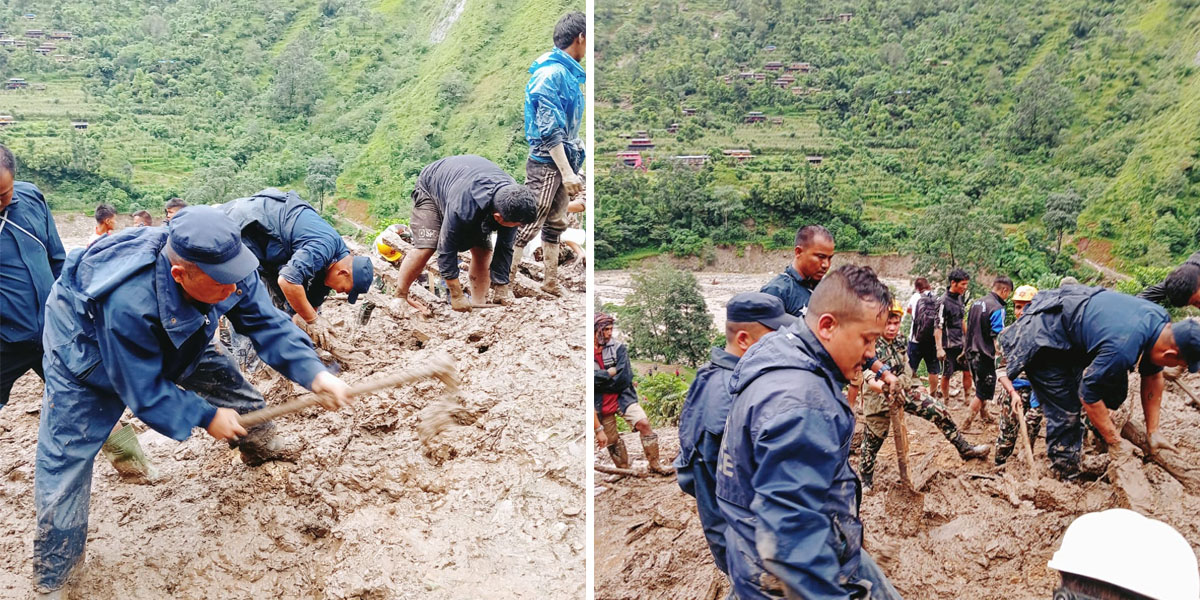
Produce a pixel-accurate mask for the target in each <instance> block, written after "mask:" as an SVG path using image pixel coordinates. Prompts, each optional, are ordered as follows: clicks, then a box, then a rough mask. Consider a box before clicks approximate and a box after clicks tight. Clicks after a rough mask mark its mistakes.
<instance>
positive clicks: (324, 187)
mask: <svg viewBox="0 0 1200 600" xmlns="http://www.w3.org/2000/svg"><path fill="white" fill-rule="evenodd" d="M338 171H339V168H338V162H337V159H336V158H334V157H332V156H330V155H328V154H325V155H322V156H315V157H313V158H311V159H309V161H308V176H307V177H305V178H304V187H306V188H308V193H309V200H310V201H312V200H313V199H314V198H315V199H316V203H317V207H318V209H319V212H322V213H323V212H325V198H326V196H329V195H331V194H333V192H334V191H335V190H336V189H337V176H338Z"/></svg>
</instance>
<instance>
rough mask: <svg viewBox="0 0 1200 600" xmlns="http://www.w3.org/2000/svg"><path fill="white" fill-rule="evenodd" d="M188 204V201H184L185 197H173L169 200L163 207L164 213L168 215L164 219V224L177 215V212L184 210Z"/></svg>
mask: <svg viewBox="0 0 1200 600" xmlns="http://www.w3.org/2000/svg"><path fill="white" fill-rule="evenodd" d="M187 205H188V203H187V202H184V200H183V198H171V199H170V200H167V204H166V205H165V206H164V207H163V214H165V215H166V218H164V219H163V224H166V223H167V222H168V221H170V220H171V217H174V216H175V213H177V212H179V211H181V210H183V209H184V208H186V207H187Z"/></svg>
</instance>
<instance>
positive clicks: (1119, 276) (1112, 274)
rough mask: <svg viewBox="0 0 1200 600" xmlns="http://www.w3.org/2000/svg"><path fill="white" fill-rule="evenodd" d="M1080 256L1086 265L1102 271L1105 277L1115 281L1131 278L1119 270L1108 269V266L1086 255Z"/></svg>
mask: <svg viewBox="0 0 1200 600" xmlns="http://www.w3.org/2000/svg"><path fill="white" fill-rule="evenodd" d="M1080 258H1082V259H1083V262H1084V264H1086V265H1087V266H1089V267H1091V268H1093V269H1095V270H1097V271H1100V273H1102V274H1103V275H1104V276H1105V277H1107V278H1109V279H1114V280H1116V281H1129V280H1130V279H1133V278H1132V277H1130V276H1128V275H1126V274H1124V273H1121V272H1119V271H1114V270H1112V269H1110V268H1108V267H1106V266H1104V265H1102V264H1100V263H1098V262H1096V261H1094V260H1092V259H1090V258H1088V257H1086V256H1080Z"/></svg>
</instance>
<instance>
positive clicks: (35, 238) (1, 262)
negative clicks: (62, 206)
mask: <svg viewBox="0 0 1200 600" xmlns="http://www.w3.org/2000/svg"><path fill="white" fill-rule="evenodd" d="M0 214H2V215H3V216H4V219H5V220H7V222H5V220H0V340H4V341H6V342H12V343H15V342H27V341H32V340H40V339H42V325H43V323H44V322H45V307H46V296H48V295H50V286H52V285H54V280H55V279H58V274H59V272H60V271H62V266H63V261H64V260H65V259H66V256H67V252H66V250H64V249H63V245H62V241H61V240H59V238H58V228H57V227H55V225H54V217H53V216H51V215H50V207H49V206H48V205H47V204H46V199H45V198H44V197H43V196H42V192H41V191H40V190H38V189H37V186H35V185H33V184H32V183H28V182H25V181H18V182H16V183H14V184H13V197H12V203H11V204H9V205H8V208H6V209H5V210H4V211H3V212H0Z"/></svg>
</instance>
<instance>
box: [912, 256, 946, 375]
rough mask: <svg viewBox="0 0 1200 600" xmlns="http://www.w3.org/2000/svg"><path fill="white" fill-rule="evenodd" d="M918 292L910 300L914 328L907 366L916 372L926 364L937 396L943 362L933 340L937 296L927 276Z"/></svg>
mask: <svg viewBox="0 0 1200 600" xmlns="http://www.w3.org/2000/svg"><path fill="white" fill-rule="evenodd" d="M915 286H916V290H917V291H916V294H914V297H913V298H911V299H910V300H909V306H910V307H911V308H910V309H909V314H911V315H912V327H910V328H909V335H908V347H907V348H905V353H906V354H907V355H908V366H909V368H910V369H911V370H912V372H913V373H916V372H917V371H918V370H919V369H920V368H921V363H922V362H924V363H925V371H926V372H927V373H928V374H929V395H930V396H933V397H934V398H937V397H938V375H940V374H941V372H942V363H941V361H939V360H938V358H937V344H936V343H935V342H934V339H933V338H934V335H933V334H934V331H935V330H936V328H937V313H938V307H937V304H938V299H937V296H934V295H933V287H932V286H930V285H929V281H928V280H927V279H925V278H924V277H919V278H917V281H916V282H915Z"/></svg>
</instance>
